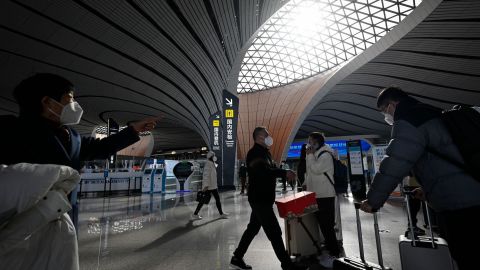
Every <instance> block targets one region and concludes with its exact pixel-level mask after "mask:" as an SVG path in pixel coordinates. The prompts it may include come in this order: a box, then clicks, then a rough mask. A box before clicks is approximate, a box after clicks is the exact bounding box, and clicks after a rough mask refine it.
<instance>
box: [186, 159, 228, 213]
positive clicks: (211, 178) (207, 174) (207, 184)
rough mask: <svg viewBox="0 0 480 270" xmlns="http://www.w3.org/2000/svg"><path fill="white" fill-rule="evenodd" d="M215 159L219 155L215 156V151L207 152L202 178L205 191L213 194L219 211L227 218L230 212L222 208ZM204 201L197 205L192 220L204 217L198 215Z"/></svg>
mask: <svg viewBox="0 0 480 270" xmlns="http://www.w3.org/2000/svg"><path fill="white" fill-rule="evenodd" d="M215 161H217V157H216V156H215V153H214V152H211V151H210V152H208V153H207V162H206V163H205V167H204V168H203V180H202V187H203V192H206V193H209V194H212V195H213V197H214V198H215V203H216V204H217V209H218V213H219V214H220V217H221V218H224V219H227V218H228V213H224V212H223V210H222V203H221V202H220V195H219V194H218V187H217V166H215ZM202 206H203V202H199V203H198V205H197V209H195V212H194V213H193V215H192V217H191V219H192V220H199V219H202V217H201V216H199V215H198V212H200V209H202Z"/></svg>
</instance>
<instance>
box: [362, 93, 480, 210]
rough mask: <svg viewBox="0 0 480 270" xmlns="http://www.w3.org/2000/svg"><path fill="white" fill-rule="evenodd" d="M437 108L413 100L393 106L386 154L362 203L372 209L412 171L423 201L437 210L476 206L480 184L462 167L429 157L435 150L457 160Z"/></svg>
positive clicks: (455, 148) (458, 155)
mask: <svg viewBox="0 0 480 270" xmlns="http://www.w3.org/2000/svg"><path fill="white" fill-rule="evenodd" d="M440 113H441V110H440V109H438V108H435V107H432V106H430V105H427V104H424V103H420V102H418V101H417V100H415V99H413V98H409V99H408V100H405V101H402V102H400V103H399V104H398V105H397V108H396V110H395V115H394V120H395V122H394V125H393V129H392V136H391V138H392V139H391V141H390V144H389V145H388V147H387V150H386V154H387V157H386V158H384V159H383V160H382V162H381V163H380V168H379V172H378V173H377V174H376V175H375V178H374V179H373V182H372V185H371V187H370V190H369V191H368V195H367V198H368V202H369V204H370V205H371V206H372V207H373V208H374V209H378V208H380V207H381V206H383V204H384V203H385V201H386V200H387V199H388V196H389V195H390V193H391V192H392V191H393V190H394V189H395V188H396V186H397V185H398V184H399V183H400V182H401V181H402V179H403V178H404V177H405V176H407V175H408V173H409V171H410V170H411V169H413V172H414V174H415V176H416V177H417V180H418V183H419V184H420V185H421V186H422V189H423V191H424V192H425V195H426V199H427V201H428V202H429V204H430V205H431V206H432V207H433V208H434V209H435V210H437V211H439V212H442V211H449V210H458V209H463V208H468V207H473V206H478V205H480V195H479V194H480V182H479V181H477V180H475V179H474V178H473V177H472V176H471V175H469V174H467V173H466V172H465V171H464V170H463V169H462V168H460V167H458V166H456V165H454V164H452V163H450V162H449V161H447V160H445V159H443V158H441V157H439V156H437V155H435V154H434V153H432V152H431V151H429V149H435V151H437V152H439V153H440V154H442V155H443V156H445V157H449V158H450V159H451V160H455V161H456V162H459V163H463V162H464V161H463V158H462V156H461V154H460V151H459V150H458V148H457V147H456V145H455V144H454V143H453V140H452V137H451V136H450V133H449V131H448V130H447V128H446V126H445V124H444V123H443V122H442V120H441V119H440V118H439V116H440Z"/></svg>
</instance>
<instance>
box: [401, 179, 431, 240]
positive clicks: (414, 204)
mask: <svg viewBox="0 0 480 270" xmlns="http://www.w3.org/2000/svg"><path fill="white" fill-rule="evenodd" d="M418 187H420V185H419V184H418V182H417V179H416V178H415V176H414V175H413V173H412V172H410V173H409V175H408V182H407V183H406V185H405V186H404V188H405V190H406V191H413V190H415V189H416V188H418ZM408 204H409V205H410V221H411V222H412V226H413V232H414V234H415V235H424V234H425V231H424V230H422V229H420V228H419V227H418V226H417V223H418V219H417V214H418V212H419V211H420V208H421V207H422V201H421V200H419V199H418V198H415V197H414V196H409V197H408ZM424 212H425V207H424ZM425 220H426V219H425ZM408 225H409V226H408V227H407V230H406V232H405V235H409V234H410V224H408Z"/></svg>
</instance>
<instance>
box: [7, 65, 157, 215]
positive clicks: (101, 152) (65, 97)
mask: <svg viewBox="0 0 480 270" xmlns="http://www.w3.org/2000/svg"><path fill="white" fill-rule="evenodd" d="M74 90H75V89H74V86H73V84H72V83H71V82H70V81H68V80H67V79H65V78H63V77H61V76H59V75H55V74H50V73H38V74H35V75H33V76H31V77H29V78H27V79H25V80H23V81H22V82H20V84H18V85H17V86H16V87H15V89H14V91H13V96H14V98H15V100H16V101H17V103H18V106H19V112H20V113H19V116H18V117H15V116H12V115H6V116H0V123H2V126H3V127H6V128H8V132H7V130H5V131H3V132H1V133H0V149H2V150H1V151H2V154H1V155H0V164H6V165H11V164H16V163H21V162H25V163H37V164H57V165H66V166H69V167H72V168H74V169H76V170H79V169H80V168H81V167H82V166H83V164H82V163H83V161H86V160H93V159H106V158H108V157H109V156H111V155H113V154H115V153H116V152H117V151H119V150H121V149H123V148H125V147H127V146H129V145H131V144H133V143H135V142H137V141H138V140H139V139H140V138H139V133H140V132H144V131H150V130H152V129H153V128H154V127H155V124H156V121H157V120H158V119H157V118H148V119H145V120H142V121H138V122H135V123H131V124H130V126H129V127H127V128H125V129H123V130H122V131H120V132H119V133H117V134H114V135H112V136H110V137H108V138H105V139H101V140H100V139H95V138H92V137H81V136H80V134H79V133H78V132H77V131H76V130H75V129H74V128H73V127H72V125H76V124H78V123H79V122H80V120H81V118H82V115H83V109H82V107H81V106H80V105H79V104H78V103H77V102H76V101H75V100H74V92H75V91H74ZM72 193H75V192H72ZM73 197H74V198H75V196H73ZM73 209H74V210H75V209H76V208H75V206H74V207H73ZM72 219H73V221H74V223H76V215H75V214H74V215H72Z"/></svg>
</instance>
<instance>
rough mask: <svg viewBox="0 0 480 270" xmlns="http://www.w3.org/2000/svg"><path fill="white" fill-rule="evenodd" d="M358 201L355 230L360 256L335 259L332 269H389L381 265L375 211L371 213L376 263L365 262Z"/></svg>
mask: <svg viewBox="0 0 480 270" xmlns="http://www.w3.org/2000/svg"><path fill="white" fill-rule="evenodd" d="M359 209H360V203H357V202H356V203H355V212H356V218H357V232H358V244H359V248H360V258H357V257H344V258H339V259H335V261H333V269H334V270H363V269H365V270H378V269H385V270H386V269H390V270H391V268H388V267H385V266H384V265H383V257H382V246H381V244H380V233H379V231H378V218H377V213H373V221H374V224H373V225H374V227H375V240H376V244H377V255H378V264H374V263H371V262H367V261H366V260H365V255H364V250H363V237H362V225H361V222H360V213H359Z"/></svg>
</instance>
